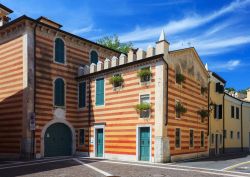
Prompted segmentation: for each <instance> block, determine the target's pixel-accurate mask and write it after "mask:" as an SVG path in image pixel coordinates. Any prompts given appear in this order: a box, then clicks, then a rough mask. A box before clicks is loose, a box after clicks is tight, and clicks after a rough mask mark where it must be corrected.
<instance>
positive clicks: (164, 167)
mask: <svg viewBox="0 0 250 177" xmlns="http://www.w3.org/2000/svg"><path fill="white" fill-rule="evenodd" d="M100 162H104V163H117V164H123V165H132V166H141V167H152V168H160V169H170V170H178V171H188V172H190V171H193V172H198V173H206V174H213V175H218V176H219V175H224V176H230V177H246V175H247V176H248V175H249V173H242V174H241V175H239V174H233V173H232V172H227V171H221V170H214V171H217V172H212V171H211V170H210V171H211V172H210V171H209V170H207V171H201V169H199V168H197V169H199V170H195V169H183V168H176V167H170V166H168V167H167V166H154V165H146V164H132V163H126V162H112V161H100ZM242 175H244V176H242Z"/></svg>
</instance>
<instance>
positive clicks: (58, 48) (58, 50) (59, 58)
mask: <svg viewBox="0 0 250 177" xmlns="http://www.w3.org/2000/svg"><path fill="white" fill-rule="evenodd" d="M55 62H57V63H62V64H64V63H65V46H64V42H63V40H62V39H60V38H56V40H55Z"/></svg>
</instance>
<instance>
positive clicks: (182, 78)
mask: <svg viewBox="0 0 250 177" xmlns="http://www.w3.org/2000/svg"><path fill="white" fill-rule="evenodd" d="M175 80H176V83H178V84H181V83H184V82H185V80H186V77H185V76H184V75H183V74H176V75H175Z"/></svg>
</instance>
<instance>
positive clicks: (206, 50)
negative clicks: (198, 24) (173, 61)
mask: <svg viewBox="0 0 250 177" xmlns="http://www.w3.org/2000/svg"><path fill="white" fill-rule="evenodd" d="M249 43H250V36H236V37H231V38H226V37H223V36H220V34H218V35H217V36H214V37H212V38H211V37H205V38H203V36H201V37H197V38H189V39H185V40H182V41H178V42H175V43H172V44H171V45H170V49H171V50H176V49H180V48H185V47H190V46H193V47H195V48H196V49H197V50H198V52H199V54H200V55H212V54H218V53H222V52H227V51H229V50H233V49H236V46H238V45H243V44H249Z"/></svg>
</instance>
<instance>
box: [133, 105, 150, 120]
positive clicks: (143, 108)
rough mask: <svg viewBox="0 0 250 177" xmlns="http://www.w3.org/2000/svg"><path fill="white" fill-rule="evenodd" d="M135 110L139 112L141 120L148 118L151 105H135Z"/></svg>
mask: <svg viewBox="0 0 250 177" xmlns="http://www.w3.org/2000/svg"><path fill="white" fill-rule="evenodd" d="M135 108H136V110H137V111H138V112H140V117H141V118H148V117H149V114H150V109H151V104H150V103H140V104H137V105H136V107H135Z"/></svg>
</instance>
